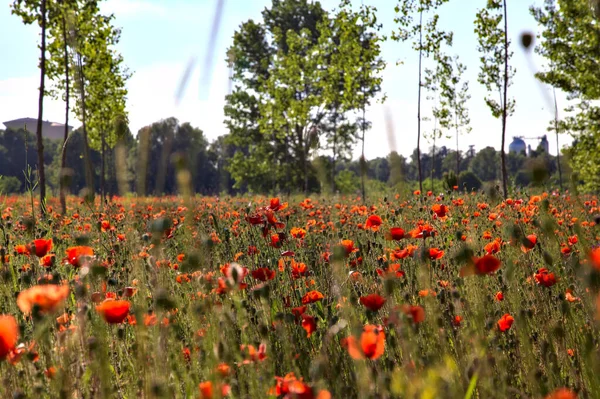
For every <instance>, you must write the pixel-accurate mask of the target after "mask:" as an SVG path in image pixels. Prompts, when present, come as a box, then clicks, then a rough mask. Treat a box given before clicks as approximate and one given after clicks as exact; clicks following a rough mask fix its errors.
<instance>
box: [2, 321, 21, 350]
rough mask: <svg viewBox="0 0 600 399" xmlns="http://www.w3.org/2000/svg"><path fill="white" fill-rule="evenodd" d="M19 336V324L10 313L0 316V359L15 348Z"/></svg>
mask: <svg viewBox="0 0 600 399" xmlns="http://www.w3.org/2000/svg"><path fill="white" fill-rule="evenodd" d="M18 338H19V326H18V325H17V321H16V320H15V318H14V317H13V316H11V315H1V316H0V360H1V359H4V358H6V356H7V355H8V354H9V353H10V352H11V351H12V350H13V349H15V345H16V344H17V339H18Z"/></svg>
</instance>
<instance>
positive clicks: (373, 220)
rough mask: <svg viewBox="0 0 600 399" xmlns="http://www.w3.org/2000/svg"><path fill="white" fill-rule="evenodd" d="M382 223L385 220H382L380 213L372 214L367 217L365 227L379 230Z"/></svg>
mask: <svg viewBox="0 0 600 399" xmlns="http://www.w3.org/2000/svg"><path fill="white" fill-rule="evenodd" d="M382 224H383V220H381V217H379V216H378V215H371V216H369V217H368V218H367V221H366V222H365V228H367V229H370V230H373V231H377V230H379V226H381V225H382Z"/></svg>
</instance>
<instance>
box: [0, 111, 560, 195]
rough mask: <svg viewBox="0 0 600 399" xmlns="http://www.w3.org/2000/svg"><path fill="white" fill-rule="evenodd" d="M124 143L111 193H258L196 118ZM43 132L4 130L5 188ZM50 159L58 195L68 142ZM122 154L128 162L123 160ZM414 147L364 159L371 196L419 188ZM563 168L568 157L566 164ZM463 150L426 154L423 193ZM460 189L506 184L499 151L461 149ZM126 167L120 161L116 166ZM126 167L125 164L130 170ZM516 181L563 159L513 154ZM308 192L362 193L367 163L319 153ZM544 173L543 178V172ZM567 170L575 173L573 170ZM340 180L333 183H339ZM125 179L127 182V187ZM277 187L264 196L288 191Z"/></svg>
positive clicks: (52, 150)
mask: <svg viewBox="0 0 600 399" xmlns="http://www.w3.org/2000/svg"><path fill="white" fill-rule="evenodd" d="M121 143H122V144H121V146H116V147H115V148H113V149H109V150H107V153H106V154H105V156H106V168H105V181H106V183H105V184H106V188H105V189H106V191H107V194H110V195H123V194H126V193H136V194H138V195H162V194H177V193H180V192H181V190H183V189H184V188H183V187H181V182H180V178H181V175H180V174H182V173H183V174H185V176H189V179H186V180H185V181H186V182H187V183H186V184H188V187H185V189H189V190H191V191H192V192H194V193H199V194H204V195H218V194H228V195H235V194H241V193H246V192H256V191H252V188H251V187H249V186H248V185H245V184H241V185H240V184H236V182H235V179H234V178H233V177H232V174H231V171H230V170H231V167H232V163H233V162H234V160H235V156H234V155H235V154H236V153H240V152H241V151H243V148H240V147H238V146H236V145H235V144H233V143H231V142H230V140H229V139H228V136H227V135H225V136H220V137H219V138H217V139H216V140H214V141H213V142H209V141H208V140H207V138H206V137H205V135H204V133H203V132H202V130H200V129H198V128H195V127H193V126H192V125H190V124H189V123H179V122H178V121H177V119H175V118H168V119H165V120H161V121H158V122H155V123H153V124H152V125H149V126H146V127H144V128H142V129H140V131H139V132H138V134H137V136H136V137H134V136H133V135H132V134H131V132H130V131H129V129H126V130H125V133H124V134H123V138H122V141H121ZM35 146H36V137H35V135H34V134H32V133H31V132H26V131H25V130H12V129H8V130H6V131H0V176H1V178H0V192H2V193H4V194H6V193H22V192H25V191H26V190H27V189H28V187H27V179H26V173H25V172H26V171H27V170H28V168H29V169H30V170H31V171H32V173H33V176H32V179H33V180H34V181H35V178H36V176H35V172H36V171H37V170H38V168H37V162H38V160H37V154H36V150H35V148H36V147H35ZM44 147H45V151H44V164H45V166H46V171H47V175H48V186H49V188H50V190H51V191H53V192H54V194H58V191H59V189H60V179H61V173H60V171H61V167H60V165H61V161H62V159H61V155H62V151H61V150H62V148H61V147H62V143H61V142H59V141H53V140H47V139H45V144H44ZM65 153H66V160H65V164H66V165H65V168H66V169H65V171H64V172H63V173H62V175H63V179H66V181H65V182H64V184H65V185H66V187H67V189H68V191H69V192H70V193H72V194H80V193H82V191H83V190H84V189H85V188H86V187H87V184H86V177H85V173H84V169H85V166H84V157H83V153H84V140H83V134H82V131H81V129H77V130H75V131H73V132H72V133H71V134H70V136H69V139H68V140H67V144H66V148H65ZM90 157H91V161H92V165H93V166H94V168H93V178H94V186H95V187H100V184H99V183H100V180H101V178H102V177H101V174H102V168H101V162H100V161H101V152H100V151H98V150H95V149H90ZM119 157H122V159H119ZM417 159H418V158H417V150H416V149H415V150H414V151H413V153H412V155H411V156H410V157H409V158H405V157H404V156H402V155H400V154H398V153H396V152H392V153H390V154H389V155H388V156H387V157H378V158H375V159H372V160H368V161H366V162H365V167H366V169H365V175H366V179H365V184H366V190H367V193H384V192H387V191H395V192H399V191H406V190H410V191H413V190H416V189H418V188H419V172H418V162H417ZM561 163H562V166H563V170H564V168H565V167H566V166H567V165H566V162H561ZM456 164H457V152H456V151H455V150H453V149H448V148H446V147H444V146H442V147H436V148H435V151H434V149H433V148H430V149H429V151H427V152H423V151H422V152H421V169H422V173H423V174H424V175H425V176H427V178H426V179H424V180H423V190H426V191H429V190H432V191H434V192H440V191H442V190H448V189H454V188H455V187H454V185H455V184H456V179H455V171H456ZM458 164H459V174H460V176H459V182H460V187H458V189H460V190H478V189H481V188H482V187H483V185H484V184H499V183H500V182H501V166H500V155H499V152H498V151H496V150H494V148H492V147H486V148H483V149H482V150H480V151H478V152H475V151H469V152H467V153H463V152H459V153H458ZM117 165H121V166H117ZM123 166H124V167H123ZM507 170H508V175H509V181H510V182H512V184H513V185H514V186H517V187H526V186H529V185H534V184H548V185H551V184H555V185H556V182H557V179H558V177H557V170H558V169H557V164H556V157H554V156H550V155H549V154H547V153H546V152H545V151H544V149H543V147H541V146H540V147H538V149H537V150H534V151H531V153H530V155H529V156H525V155H524V154H516V153H508V154H507ZM308 171H309V176H308V192H309V193H322V194H328V193H331V192H332V190H335V192H336V193H343V194H360V192H361V188H362V187H361V185H362V184H361V173H362V166H361V162H360V160H353V161H349V160H344V161H340V160H338V161H337V162H334V159H333V158H332V157H331V156H330V155H317V156H315V157H313V159H312V160H311V161H310V164H309V167H308ZM540 171H541V173H542V174H543V176H541V177H540V176H539V173H540ZM567 173H568V171H567ZM332 180H333V181H332ZM120 182H121V183H124V185H123V184H121V185H120ZM288 191H289V193H296V192H302V191H304V187H303V186H302V184H298V185H297V186H296V187H295V188H294V187H291V186H290V187H288ZM281 192H282V191H280V190H279V189H278V188H275V189H273V190H265V191H262V192H261V193H265V194H276V193H281Z"/></svg>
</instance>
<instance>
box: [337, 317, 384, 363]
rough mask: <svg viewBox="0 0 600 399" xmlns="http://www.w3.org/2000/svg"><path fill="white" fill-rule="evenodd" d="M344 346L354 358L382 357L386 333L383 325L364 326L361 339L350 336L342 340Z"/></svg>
mask: <svg viewBox="0 0 600 399" xmlns="http://www.w3.org/2000/svg"><path fill="white" fill-rule="evenodd" d="M342 346H344V347H345V348H347V349H348V354H349V355H350V356H351V357H352V358H353V359H357V360H359V359H365V358H367V359H371V360H375V359H378V358H380V357H381V355H383V352H384V350H385V333H384V332H383V328H382V327H381V326H374V325H371V324H367V325H366V326H364V328H363V332H362V334H361V336H360V341H357V339H356V337H354V336H350V337H348V338H345V339H343V340H342Z"/></svg>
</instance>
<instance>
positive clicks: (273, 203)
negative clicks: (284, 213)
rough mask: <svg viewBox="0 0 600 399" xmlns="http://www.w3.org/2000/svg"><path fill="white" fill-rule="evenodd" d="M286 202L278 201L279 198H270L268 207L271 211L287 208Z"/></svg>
mask: <svg viewBox="0 0 600 399" xmlns="http://www.w3.org/2000/svg"><path fill="white" fill-rule="evenodd" d="M287 206H288V203H287V202H284V203H283V204H282V203H281V202H280V201H279V198H271V200H270V201H269V209H270V210H272V211H281V210H284V209H285V208H287Z"/></svg>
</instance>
